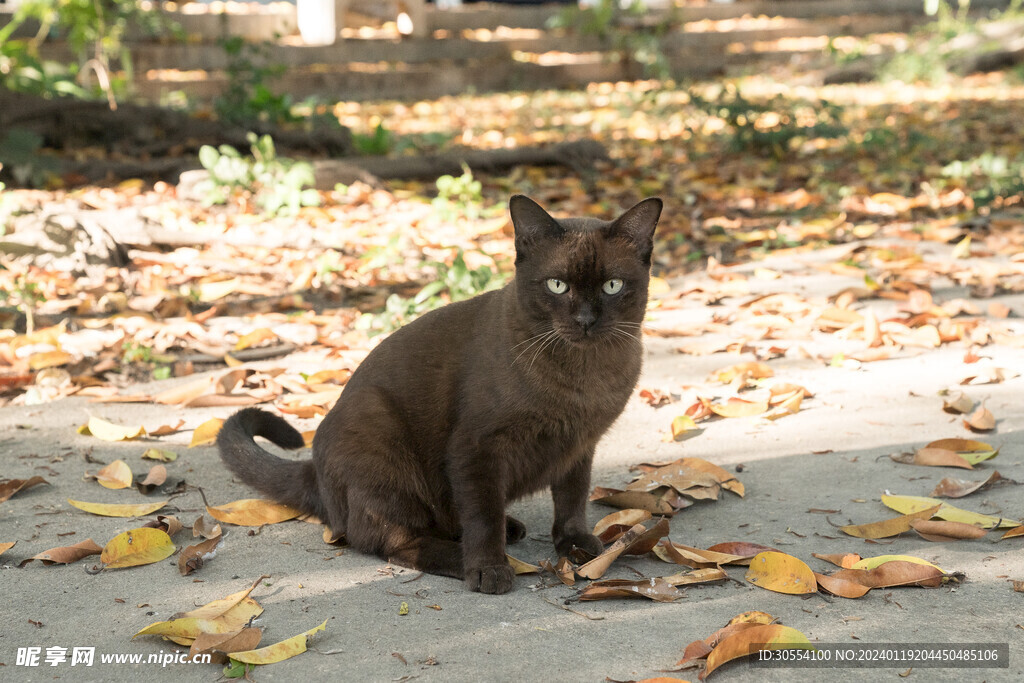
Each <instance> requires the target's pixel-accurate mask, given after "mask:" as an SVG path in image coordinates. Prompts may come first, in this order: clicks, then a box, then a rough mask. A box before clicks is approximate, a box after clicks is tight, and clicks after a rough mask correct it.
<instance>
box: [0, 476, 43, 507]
mask: <svg viewBox="0 0 1024 683" xmlns="http://www.w3.org/2000/svg"><path fill="white" fill-rule="evenodd" d="M38 484H46V485H47V486H49V485H50V482H48V481H46V480H45V479H43V478H42V477H39V476H35V477H29V478H28V479H3V480H0V503H3V502H4V501H6V500H8V499H9V498H10V497H11V496H13V495H14V494H16V493H18V492H20V491H25V490H26V489H30V488H32V487H33V486H36V485H38Z"/></svg>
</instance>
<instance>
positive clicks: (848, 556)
mask: <svg viewBox="0 0 1024 683" xmlns="http://www.w3.org/2000/svg"><path fill="white" fill-rule="evenodd" d="M811 554H812V555H814V557H817V558H818V559H819V560H825V561H826V562H831V563H832V564H834V565H835V566H837V567H842V568H843V569H850V568H851V567H853V565H854V564H856V563H857V562H860V559H861V558H860V555H858V554H857V553H834V554H831V555H823V554H819V553H811Z"/></svg>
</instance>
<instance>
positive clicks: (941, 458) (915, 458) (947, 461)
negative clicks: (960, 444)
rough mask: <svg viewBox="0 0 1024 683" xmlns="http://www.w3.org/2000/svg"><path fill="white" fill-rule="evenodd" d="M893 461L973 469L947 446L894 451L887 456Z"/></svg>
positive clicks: (925, 465) (926, 465)
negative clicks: (911, 451) (911, 450)
mask: <svg viewBox="0 0 1024 683" xmlns="http://www.w3.org/2000/svg"><path fill="white" fill-rule="evenodd" d="M889 457H890V458H891V459H892V460H893V462H899V463H903V464H904V465H921V466H923V467H960V468H963V469H965V470H973V469H974V466H973V465H971V463H969V462H967V461H966V460H964V458H963V457H962V456H961V455H960V454H959V453H957V452H956V451H951V450H949V449H947V448H919V449H917V451H915V452H914V453H894V454H893V455H890V456H889Z"/></svg>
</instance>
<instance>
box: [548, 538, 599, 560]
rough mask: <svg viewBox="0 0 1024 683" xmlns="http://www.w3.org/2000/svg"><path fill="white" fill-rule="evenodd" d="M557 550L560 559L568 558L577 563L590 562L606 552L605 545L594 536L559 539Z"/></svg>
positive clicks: (556, 544)
mask: <svg viewBox="0 0 1024 683" xmlns="http://www.w3.org/2000/svg"><path fill="white" fill-rule="evenodd" d="M555 550H557V551H558V555H559V556H560V557H568V558H569V559H571V560H575V561H577V562H579V561H581V560H589V559H591V558H593V557H597V556H598V555H600V554H601V553H603V552H604V543H602V542H601V539H600V538H598V537H597V536H594V535H593V534H576V535H573V536H565V537H563V538H560V539H558V542H557V543H555Z"/></svg>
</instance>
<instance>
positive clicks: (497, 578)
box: [465, 564, 515, 595]
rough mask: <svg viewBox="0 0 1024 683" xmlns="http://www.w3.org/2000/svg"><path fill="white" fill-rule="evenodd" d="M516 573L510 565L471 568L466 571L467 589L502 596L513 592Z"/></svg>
mask: <svg viewBox="0 0 1024 683" xmlns="http://www.w3.org/2000/svg"><path fill="white" fill-rule="evenodd" d="M514 578H515V572H514V571H512V567H511V566H509V565H508V564H497V565H491V566H489V567H470V568H469V569H467V570H466V575H465V579H466V587H467V588H469V590H471V591H478V592H480V593H491V594H495V595H496V594H500V593H508V592H509V591H510V590H512V581H513V579H514Z"/></svg>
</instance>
